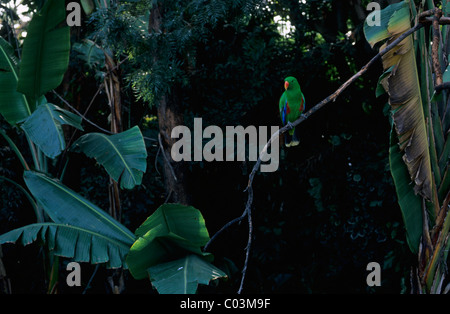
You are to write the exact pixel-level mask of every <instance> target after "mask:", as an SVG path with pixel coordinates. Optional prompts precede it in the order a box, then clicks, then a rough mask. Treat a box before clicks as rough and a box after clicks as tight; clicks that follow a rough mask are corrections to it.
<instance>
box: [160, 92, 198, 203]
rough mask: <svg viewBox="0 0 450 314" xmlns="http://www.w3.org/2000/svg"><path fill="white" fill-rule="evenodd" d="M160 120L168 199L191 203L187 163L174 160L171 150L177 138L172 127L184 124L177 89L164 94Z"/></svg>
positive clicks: (161, 101)
mask: <svg viewBox="0 0 450 314" xmlns="http://www.w3.org/2000/svg"><path fill="white" fill-rule="evenodd" d="M158 121H159V130H160V139H161V149H162V150H163V154H164V156H165V157H164V182H165V189H166V193H167V199H166V202H167V201H171V202H175V203H180V204H184V205H189V204H190V201H191V198H190V194H189V193H188V192H187V184H186V177H187V165H186V163H185V162H184V161H180V162H176V163H175V162H174V161H173V159H172V156H171V150H172V146H173V144H174V143H175V142H176V139H172V138H171V136H170V135H171V134H172V129H173V128H174V127H176V126H177V125H182V124H183V115H182V113H181V110H180V108H179V105H178V102H177V100H176V95H175V90H173V92H172V94H171V95H164V96H162V97H161V100H160V101H159V103H158Z"/></svg>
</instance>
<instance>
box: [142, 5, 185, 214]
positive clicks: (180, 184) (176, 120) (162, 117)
mask: <svg viewBox="0 0 450 314" xmlns="http://www.w3.org/2000/svg"><path fill="white" fill-rule="evenodd" d="M163 14H164V9H163V7H162V5H161V4H158V5H155V6H154V7H153V8H152V10H151V11H150V17H149V27H148V31H149V32H150V33H151V32H155V33H163V32H164V31H163V29H162V20H163ZM153 54H154V62H155V63H156V62H158V52H157V51H154V52H153ZM178 95H179V92H178V89H177V88H176V87H173V86H172V90H171V91H170V92H167V93H166V94H164V95H163V96H161V98H160V99H159V101H158V102H157V104H156V105H157V107H158V122H159V130H160V143H161V147H160V149H161V150H162V153H163V155H164V185H165V189H166V193H167V197H166V202H169V201H170V202H174V203H181V204H184V205H189V204H190V201H191V200H190V194H189V193H188V192H187V184H186V177H187V167H186V166H187V165H186V163H185V162H177V163H175V162H174V161H173V159H172V156H171V150H172V146H173V144H174V143H175V140H174V139H172V138H171V134H172V129H173V128H174V127H176V126H177V125H182V124H183V122H184V121H183V112H182V110H181V108H180V102H179V98H178Z"/></svg>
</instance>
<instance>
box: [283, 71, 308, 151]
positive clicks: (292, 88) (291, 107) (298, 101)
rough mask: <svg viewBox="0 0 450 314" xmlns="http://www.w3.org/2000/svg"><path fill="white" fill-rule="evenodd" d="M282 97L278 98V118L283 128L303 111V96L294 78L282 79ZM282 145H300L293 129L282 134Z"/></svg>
mask: <svg viewBox="0 0 450 314" xmlns="http://www.w3.org/2000/svg"><path fill="white" fill-rule="evenodd" d="M284 89H285V91H284V92H283V95H281V98H280V104H279V107H280V117H281V122H282V124H283V126H285V125H286V124H291V123H292V122H294V121H295V120H297V119H298V118H299V117H300V115H301V114H302V113H303V110H305V96H304V95H303V93H302V90H301V89H300V84H299V83H298V81H297V79H296V78H295V77H292V76H289V77H287V78H285V79H284ZM284 134H285V136H284V144H285V145H286V147H290V146H296V145H298V144H299V143H300V141H299V140H298V137H297V135H296V132H295V128H292V129H290V130H289V131H288V132H286V133H284Z"/></svg>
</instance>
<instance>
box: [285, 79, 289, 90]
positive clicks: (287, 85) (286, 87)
mask: <svg viewBox="0 0 450 314" xmlns="http://www.w3.org/2000/svg"><path fill="white" fill-rule="evenodd" d="M288 87H289V82H288V81H286V82H284V89H286V90H287V89H288Z"/></svg>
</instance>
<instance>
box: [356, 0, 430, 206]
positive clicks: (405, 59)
mask: <svg viewBox="0 0 450 314" xmlns="http://www.w3.org/2000/svg"><path fill="white" fill-rule="evenodd" d="M409 10H410V9H409V3H408V2H407V1H403V2H399V3H397V4H393V5H390V6H388V7H387V8H385V9H384V10H382V11H381V12H380V14H381V18H382V23H381V26H379V27H378V26H369V25H368V24H367V22H366V23H365V24H364V33H365V35H366V38H367V40H368V41H369V43H370V44H371V45H372V46H373V45H375V44H376V43H377V42H379V41H381V40H384V39H386V38H388V40H387V42H386V43H384V44H383V46H381V47H380V50H383V49H384V48H385V47H386V46H387V45H388V44H389V43H391V42H392V41H393V40H395V39H396V38H398V37H399V36H400V35H401V34H402V33H403V32H405V31H407V30H408V29H409V28H410V27H411V18H410V11H409ZM382 59H383V68H384V70H385V71H387V70H388V69H389V70H390V72H388V75H385V76H384V77H383V79H382V80H381V84H382V85H383V87H384V88H385V90H386V91H387V93H388V95H389V104H390V105H391V112H392V118H393V121H394V126H395V130H396V133H397V137H398V143H399V147H400V150H401V151H402V153H403V157H402V158H403V161H404V162H405V164H406V166H407V168H408V172H409V175H410V179H411V181H412V182H413V183H414V189H415V192H416V193H418V194H420V195H421V196H423V197H425V198H426V199H428V200H431V199H432V193H433V192H432V191H433V182H434V180H433V176H432V170H431V161H430V152H429V142H428V133H427V126H426V122H425V117H424V113H423V106H422V97H421V93H420V84H419V78H418V72H417V67H416V58H415V53H414V45H413V38H412V35H411V36H409V37H408V38H406V39H404V40H403V41H402V42H401V43H399V44H398V45H397V46H396V47H395V48H393V49H392V50H390V51H389V52H387V53H386V54H385V55H383V57H382Z"/></svg>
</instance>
